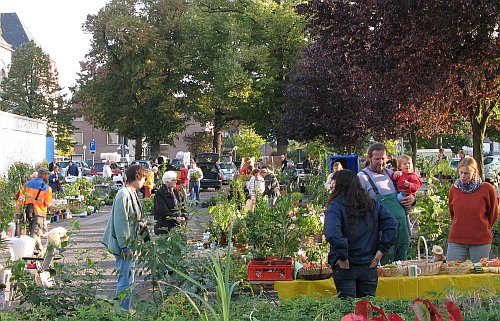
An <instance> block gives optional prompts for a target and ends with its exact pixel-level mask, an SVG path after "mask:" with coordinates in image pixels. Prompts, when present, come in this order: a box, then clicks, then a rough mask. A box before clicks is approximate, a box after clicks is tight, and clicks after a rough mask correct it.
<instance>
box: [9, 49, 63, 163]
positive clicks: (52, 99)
mask: <svg viewBox="0 0 500 321" xmlns="http://www.w3.org/2000/svg"><path fill="white" fill-rule="evenodd" d="M57 78H58V74H57V70H56V69H55V68H54V63H53V61H52V60H51V59H50V56H49V55H48V54H46V53H45V52H44V51H43V50H42V48H40V47H39V46H37V45H36V44H35V42H33V41H29V42H27V43H25V44H22V45H21V46H19V48H17V50H16V51H15V52H14V55H13V56H12V63H11V66H10V71H9V77H8V78H6V79H4V80H3V81H2V83H1V87H0V100H1V101H0V106H1V109H2V110H3V111H7V112H11V113H14V114H17V115H21V116H26V117H30V118H35V119H42V120H45V121H47V124H48V130H49V132H51V134H54V135H55V136H56V148H57V150H58V153H59V154H61V155H67V154H70V153H71V152H72V147H73V142H72V140H71V131H72V129H73V128H72V126H71V121H72V118H73V117H72V115H73V114H72V112H71V110H70V109H69V108H68V104H67V102H66V101H65V99H64V95H63V93H62V88H61V87H60V85H59V83H58V79H57Z"/></svg>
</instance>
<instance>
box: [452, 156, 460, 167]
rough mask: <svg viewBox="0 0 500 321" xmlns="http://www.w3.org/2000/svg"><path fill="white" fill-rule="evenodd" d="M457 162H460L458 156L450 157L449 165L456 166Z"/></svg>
mask: <svg viewBox="0 0 500 321" xmlns="http://www.w3.org/2000/svg"><path fill="white" fill-rule="evenodd" d="M458 163H460V158H458V159H452V160H451V161H450V166H451V167H457V166H458Z"/></svg>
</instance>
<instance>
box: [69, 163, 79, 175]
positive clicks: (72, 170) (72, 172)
mask: <svg viewBox="0 0 500 321" xmlns="http://www.w3.org/2000/svg"><path fill="white" fill-rule="evenodd" d="M68 175H71V176H78V166H76V165H75V164H73V165H71V166H69V167H68V171H67V172H66V176H68Z"/></svg>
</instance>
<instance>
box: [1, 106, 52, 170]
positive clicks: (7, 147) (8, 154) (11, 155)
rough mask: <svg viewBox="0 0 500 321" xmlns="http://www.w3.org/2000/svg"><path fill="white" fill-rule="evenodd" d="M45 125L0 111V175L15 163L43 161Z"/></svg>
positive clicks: (32, 163) (41, 122) (43, 122)
mask: <svg viewBox="0 0 500 321" xmlns="http://www.w3.org/2000/svg"><path fill="white" fill-rule="evenodd" d="M46 135H47V123H46V122H45V121H41V120H38V119H31V118H28V117H23V116H18V115H14V114H10V113H6V112H1V111H0V175H5V174H6V173H7V169H8V168H9V167H10V166H11V165H12V164H14V163H15V162H23V163H28V164H31V165H35V164H36V163H39V162H41V161H43V160H44V158H45V146H46V138H45V137H46Z"/></svg>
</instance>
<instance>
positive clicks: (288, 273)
mask: <svg viewBox="0 0 500 321" xmlns="http://www.w3.org/2000/svg"><path fill="white" fill-rule="evenodd" d="M273 263H274V264H273ZM292 280H293V264H276V262H274V261H273V260H268V261H265V262H262V261H258V262H255V261H254V260H250V263H249V264H248V281H292Z"/></svg>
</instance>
